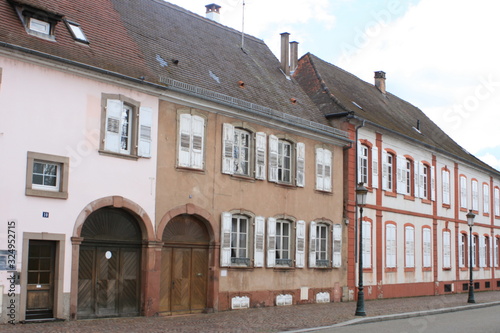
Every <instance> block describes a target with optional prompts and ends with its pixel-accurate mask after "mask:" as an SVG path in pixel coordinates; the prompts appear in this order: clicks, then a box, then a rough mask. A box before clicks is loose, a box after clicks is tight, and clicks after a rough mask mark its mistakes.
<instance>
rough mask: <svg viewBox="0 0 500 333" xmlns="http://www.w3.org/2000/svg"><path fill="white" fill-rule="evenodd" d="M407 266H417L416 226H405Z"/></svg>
mask: <svg viewBox="0 0 500 333" xmlns="http://www.w3.org/2000/svg"><path fill="white" fill-rule="evenodd" d="M405 267H406V268H415V228H414V227H413V226H405Z"/></svg>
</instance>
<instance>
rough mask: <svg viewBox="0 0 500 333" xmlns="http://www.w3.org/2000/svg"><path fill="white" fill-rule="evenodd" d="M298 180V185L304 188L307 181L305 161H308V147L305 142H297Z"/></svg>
mask: <svg viewBox="0 0 500 333" xmlns="http://www.w3.org/2000/svg"><path fill="white" fill-rule="evenodd" d="M296 149H297V179H296V185H297V186H299V187H304V186H305V183H306V180H305V171H306V170H305V168H306V165H305V160H306V145H305V144H304V143H303V142H297V145H296Z"/></svg>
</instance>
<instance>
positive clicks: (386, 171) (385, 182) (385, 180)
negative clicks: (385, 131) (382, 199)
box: [382, 150, 389, 191]
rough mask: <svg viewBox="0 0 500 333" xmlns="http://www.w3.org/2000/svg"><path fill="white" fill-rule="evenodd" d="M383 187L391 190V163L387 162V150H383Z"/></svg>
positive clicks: (385, 189)
mask: <svg viewBox="0 0 500 333" xmlns="http://www.w3.org/2000/svg"><path fill="white" fill-rule="evenodd" d="M382 189H383V190H384V191H388V190H389V165H388V164H387V152H386V151H385V150H384V151H382Z"/></svg>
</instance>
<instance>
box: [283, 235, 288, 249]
mask: <svg viewBox="0 0 500 333" xmlns="http://www.w3.org/2000/svg"><path fill="white" fill-rule="evenodd" d="M288 243H289V240H288V237H284V238H283V249H284V250H287V249H288Z"/></svg>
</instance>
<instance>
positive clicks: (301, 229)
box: [295, 220, 306, 268]
mask: <svg viewBox="0 0 500 333" xmlns="http://www.w3.org/2000/svg"><path fill="white" fill-rule="evenodd" d="M295 236H296V237H295V238H296V242H295V248H296V250H295V267H298V268H303V267H304V264H305V255H306V254H305V253H306V244H305V242H306V222H305V221H302V220H300V221H297V227H296V230H295Z"/></svg>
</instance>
